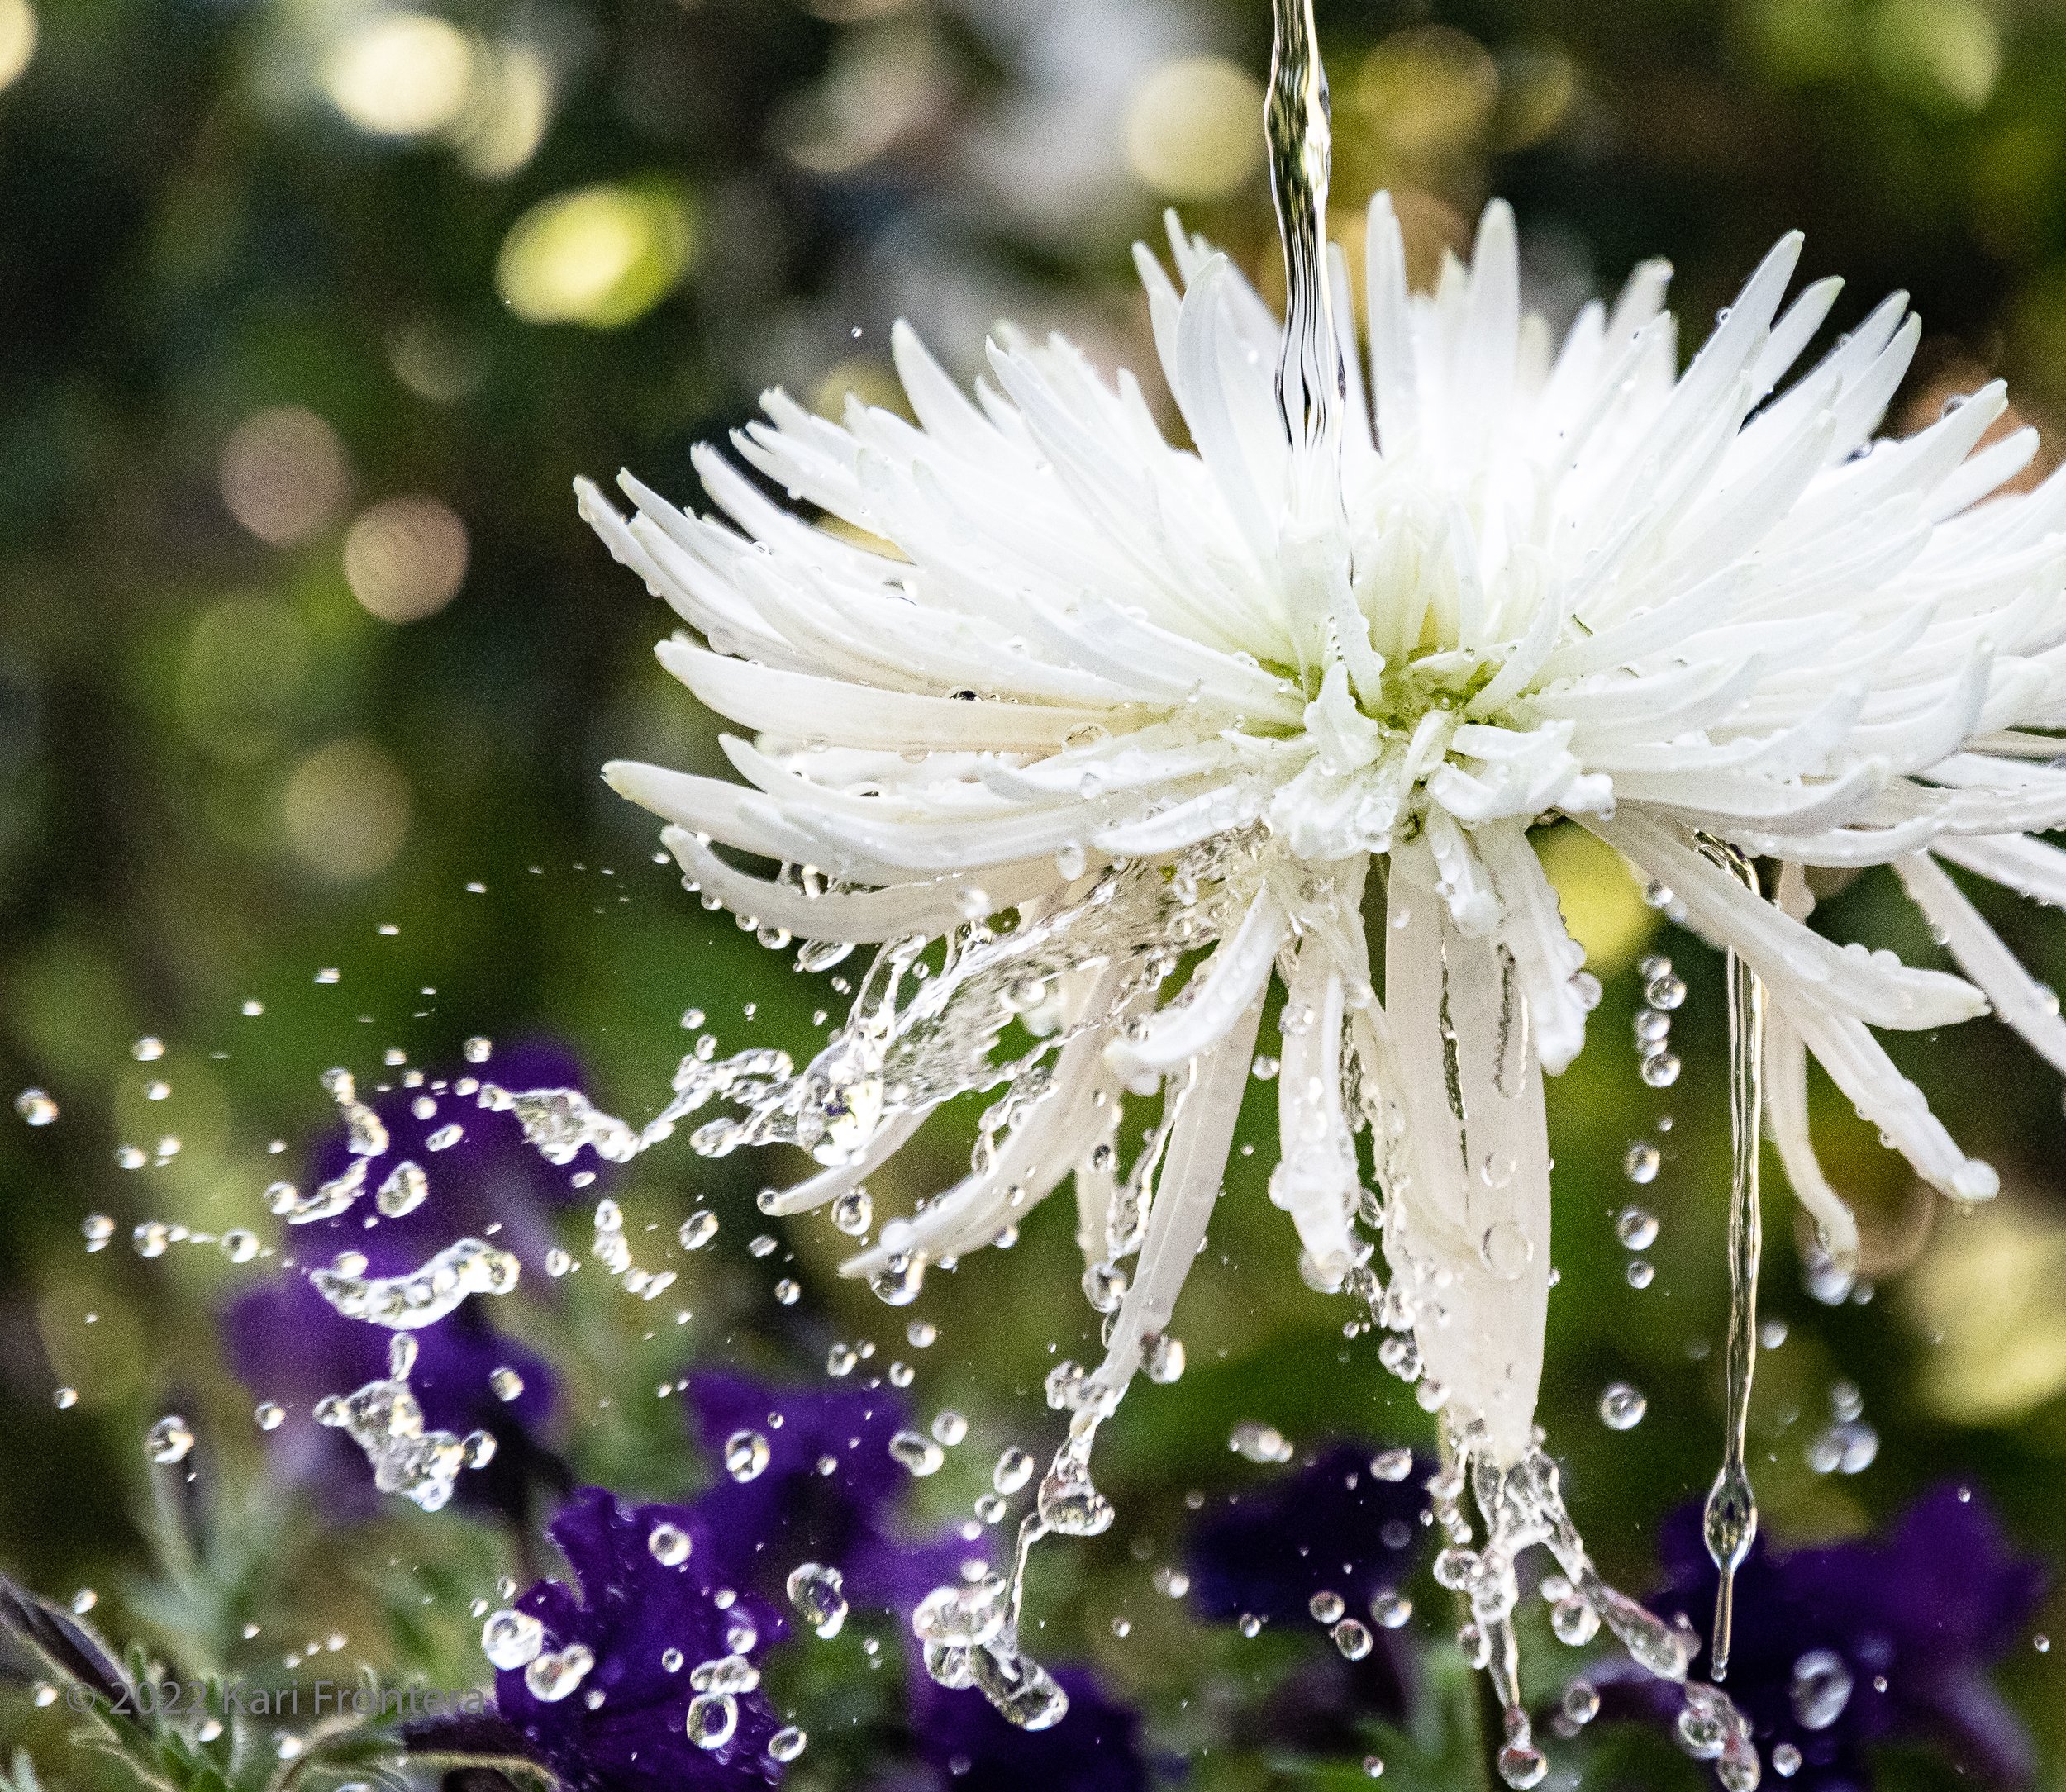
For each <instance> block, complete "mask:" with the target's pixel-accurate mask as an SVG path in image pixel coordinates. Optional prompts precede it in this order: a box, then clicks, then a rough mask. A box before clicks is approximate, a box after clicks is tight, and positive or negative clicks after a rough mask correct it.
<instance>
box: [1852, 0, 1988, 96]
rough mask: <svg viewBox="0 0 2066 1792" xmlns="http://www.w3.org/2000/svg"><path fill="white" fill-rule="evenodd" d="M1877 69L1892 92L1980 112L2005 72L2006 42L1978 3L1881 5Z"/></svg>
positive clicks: (1896, 0) (1875, 36)
mask: <svg viewBox="0 0 2066 1792" xmlns="http://www.w3.org/2000/svg"><path fill="white" fill-rule="evenodd" d="M1871 33H1872V54H1873V62H1874V64H1876V65H1877V66H1878V69H1879V72H1880V74H1882V76H1883V77H1884V78H1885V79H1886V81H1887V84H1888V85H1889V86H1891V87H1895V88H1901V89H1902V90H1904V91H1906V92H1907V93H1911V94H1912V95H1913V96H1914V97H1916V98H1918V99H1921V100H1925V101H1931V100H1934V101H1936V102H1940V103H1941V102H1945V101H1948V102H1950V104H1951V105H1953V106H1954V107H1960V108H1962V109H1964V111H1967V112H1978V110H1979V109H1980V108H1981V107H1983V106H1984V105H1986V104H1987V99H1988V97H1989V96H1990V95H1991V94H1992V93H1993V92H1994V83H1995V82H1996V81H1997V79H1998V78H2000V75H2001V73H2002V40H2001V36H2000V33H1999V32H1998V31H1997V30H1996V29H1995V24H1994V18H1993V16H1992V14H1991V13H1990V12H1988V11H1987V8H1986V7H1983V6H1982V5H1980V4H1979V3H1978V0H1880V4H1879V5H1878V7H1875V8H1874V9H1873V15H1872V21H1871Z"/></svg>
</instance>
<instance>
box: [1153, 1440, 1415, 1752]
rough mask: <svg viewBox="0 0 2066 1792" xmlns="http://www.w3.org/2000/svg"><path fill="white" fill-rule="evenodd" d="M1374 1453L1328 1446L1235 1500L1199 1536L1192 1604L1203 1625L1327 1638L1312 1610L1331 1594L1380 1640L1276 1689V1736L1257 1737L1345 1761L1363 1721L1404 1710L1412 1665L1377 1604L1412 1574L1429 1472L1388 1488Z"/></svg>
mask: <svg viewBox="0 0 2066 1792" xmlns="http://www.w3.org/2000/svg"><path fill="white" fill-rule="evenodd" d="M1375 1454H1376V1447H1375V1446H1374V1445H1371V1444H1368V1443H1355V1442H1353V1441H1350V1442H1342V1443H1333V1444H1330V1445H1328V1446H1327V1447H1325V1448H1324V1449H1322V1450H1321V1452H1320V1454H1319V1455H1318V1456H1317V1457H1316V1458H1315V1459H1314V1460H1313V1461H1312V1462H1310V1463H1308V1464H1307V1466H1305V1467H1303V1468H1301V1469H1300V1470H1298V1471H1297V1472H1296V1473H1295V1474H1292V1475H1287V1476H1280V1477H1278V1478H1277V1479H1275V1480H1273V1481H1267V1482H1264V1483H1263V1484H1261V1485H1258V1486H1255V1487H1252V1488H1249V1489H1246V1490H1244V1491H1242V1492H1240V1493H1239V1494H1235V1495H1229V1496H1228V1503H1227V1504H1226V1507H1225V1508H1224V1509H1221V1510H1218V1511H1216V1512H1214V1513H1212V1514H1211V1515H1210V1516H1209V1517H1207V1518H1204V1519H1200V1520H1199V1522H1198V1523H1197V1525H1196V1526H1195V1527H1194V1528H1193V1529H1192V1533H1191V1540H1190V1546H1189V1548H1188V1552H1187V1556H1188V1566H1189V1569H1190V1573H1191V1599H1192V1604H1193V1607H1194V1609H1196V1610H1197V1614H1198V1615H1199V1616H1200V1617H1202V1618H1205V1619H1212V1620H1216V1621H1218V1622H1221V1623H1231V1622H1233V1621H1235V1619H1240V1618H1242V1617H1244V1616H1250V1615H1252V1616H1254V1617H1256V1618H1261V1619H1268V1620H1269V1622H1271V1623H1278V1624H1283V1625H1288V1626H1304V1627H1306V1628H1308V1629H1310V1630H1311V1632H1312V1633H1313V1634H1314V1636H1315V1638H1321V1637H1324V1636H1325V1635H1326V1631H1325V1630H1324V1629H1323V1628H1322V1627H1321V1624H1320V1623H1318V1622H1317V1621H1316V1619H1315V1618H1314V1616H1313V1613H1312V1607H1311V1601H1312V1599H1313V1597H1314V1595H1316V1594H1320V1593H1333V1594H1335V1595H1339V1596H1340V1599H1341V1601H1342V1604H1343V1606H1344V1609H1345V1613H1346V1614H1347V1615H1348V1616H1349V1617H1350V1618H1353V1619H1356V1620H1357V1621H1358V1622H1359V1623H1363V1624H1364V1625H1365V1626H1366V1628H1368V1629H1369V1631H1370V1633H1371V1637H1372V1639H1373V1645H1374V1646H1373V1647H1372V1649H1371V1651H1370V1652H1369V1654H1368V1655H1366V1656H1365V1657H1364V1658H1363V1659H1362V1660H1361V1661H1349V1660H1347V1659H1346V1658H1345V1657H1342V1656H1340V1654H1338V1653H1336V1652H1334V1651H1333V1650H1328V1651H1327V1652H1325V1653H1324V1654H1319V1655H1316V1656H1315V1657H1314V1658H1313V1660H1312V1661H1310V1662H1308V1663H1306V1664H1304V1665H1302V1666H1300V1667H1299V1668H1297V1669H1296V1670H1294V1671H1292V1674H1291V1675H1290V1676H1288V1677H1287V1679H1286V1680H1284V1681H1283V1683H1282V1684H1281V1685H1278V1686H1277V1687H1275V1688H1274V1689H1273V1690H1272V1693H1271V1695H1270V1700H1269V1708H1268V1709H1267V1710H1266V1711H1265V1712H1264V1713H1263V1714H1261V1716H1260V1718H1259V1720H1258V1722H1259V1726H1260V1729H1261V1730H1262V1731H1265V1732H1267V1737H1266V1738H1264V1737H1259V1738H1258V1739H1267V1740H1268V1741H1270V1742H1275V1743H1277V1744H1278V1745H1280V1746H1290V1747H1297V1748H1300V1749H1304V1750H1309V1751H1311V1752H1315V1753H1335V1752H1341V1751H1343V1750H1345V1749H1348V1748H1350V1747H1353V1746H1354V1745H1355V1742H1356V1734H1357V1732H1356V1726H1357V1723H1358V1722H1359V1719H1361V1718H1364V1717H1367V1716H1369V1715H1371V1714H1380V1715H1383V1716H1388V1717H1396V1716H1398V1715H1400V1714H1402V1713H1403V1712H1404V1710H1405V1709H1406V1705H1407V1695H1408V1691H1409V1689H1410V1687H1411V1666H1412V1664H1411V1658H1410V1657H1408V1655H1407V1652H1405V1651H1404V1650H1403V1649H1402V1648H1401V1647H1399V1646H1398V1642H1397V1632H1396V1631H1395V1630H1392V1629H1388V1628H1385V1627H1384V1625H1383V1623H1380V1622H1378V1620H1377V1619H1376V1617H1375V1615H1374V1614H1373V1611H1372V1606H1371V1601H1372V1599H1373V1597H1375V1596H1376V1595H1378V1594H1386V1593H1390V1592H1392V1591H1393V1590H1395V1589H1396V1588H1397V1586H1398V1585H1399V1584H1400V1583H1401V1582H1402V1581H1403V1580H1407V1578H1408V1577H1409V1576H1411V1574H1412V1572H1413V1569H1414V1565H1415V1558H1416V1556H1417V1555H1418V1553H1419V1549H1420V1542H1421V1538H1422V1537H1423V1536H1424V1535H1425V1534H1426V1526H1425V1524H1424V1523H1423V1514H1425V1513H1426V1511H1427V1509H1428V1500H1427V1495H1426V1493H1425V1491H1424V1490H1422V1486H1421V1483H1422V1482H1423V1481H1425V1480H1426V1476H1427V1474H1428V1472H1429V1470H1428V1467H1427V1466H1426V1464H1424V1463H1422V1462H1419V1461H1418V1460H1417V1459H1416V1462H1415V1463H1414V1465H1413V1467H1412V1470H1411V1472H1410V1473H1408V1474H1407V1476H1405V1478H1403V1479H1402V1480H1399V1481H1387V1480H1384V1479H1383V1478H1382V1477H1381V1476H1378V1475H1376V1474H1373V1472H1372V1471H1371V1466H1370V1464H1371V1460H1372V1458H1373V1456H1374V1455H1375Z"/></svg>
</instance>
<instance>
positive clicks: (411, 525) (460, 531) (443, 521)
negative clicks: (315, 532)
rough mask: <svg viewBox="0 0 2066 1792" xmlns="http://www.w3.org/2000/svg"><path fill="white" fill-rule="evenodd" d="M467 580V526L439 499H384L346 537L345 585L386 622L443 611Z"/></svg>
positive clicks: (363, 516)
mask: <svg viewBox="0 0 2066 1792" xmlns="http://www.w3.org/2000/svg"><path fill="white" fill-rule="evenodd" d="M465 579H466V525H465V524H464V523H463V522H461V521H460V520H459V517H458V516H456V515H455V513H454V511H453V510H452V507H451V506H450V505H448V504H441V503H440V502H439V501H437V499H436V498H434V497H392V498H383V499H382V500H381V501H380V502H379V503H378V504H375V505H374V506H372V507H371V508H370V509H369V510H366V511H363V512H361V513H360V515H359V518H358V520H356V521H355V522H354V523H353V524H352V525H351V527H350V529H349V530H347V531H346V532H345V583H346V584H347V585H349V586H350V587H351V594H352V596H353V597H356V598H357V599H358V600H359V602H360V603H362V604H364V606H366V608H367V609H369V610H370V611H372V612H373V613H374V615H375V616H378V617H379V618H380V620H382V621H383V622H414V621H416V620H417V619H418V618H420V617H422V616H430V615H431V614H432V613H433V612H435V611H439V610H442V609H443V608H444V607H445V605H447V604H448V603H450V601H452V599H453V598H454V597H455V596H456V595H457V594H458V592H459V587H460V586H461V585H462V584H463V583H464V582H465Z"/></svg>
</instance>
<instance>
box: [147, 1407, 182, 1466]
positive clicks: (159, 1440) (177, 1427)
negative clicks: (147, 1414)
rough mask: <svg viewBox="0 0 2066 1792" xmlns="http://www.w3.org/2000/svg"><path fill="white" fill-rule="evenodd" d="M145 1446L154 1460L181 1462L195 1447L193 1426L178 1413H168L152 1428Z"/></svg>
mask: <svg viewBox="0 0 2066 1792" xmlns="http://www.w3.org/2000/svg"><path fill="white" fill-rule="evenodd" d="M144 1447H145V1449H146V1450H147V1451H148V1452H150V1459H151V1461H152V1462H184V1461H185V1460H186V1455H187V1452H188V1451H189V1450H191V1449H192V1448H193V1427H192V1426H191V1425H189V1424H188V1423H187V1422H186V1420H185V1419H182V1418H181V1417H180V1416H179V1414H177V1413H167V1414H165V1416H164V1418H163V1419H159V1421H158V1423H157V1424H155V1425H153V1426H152V1427H151V1428H150V1433H149V1435H148V1436H147V1437H146V1438H145V1440H144Z"/></svg>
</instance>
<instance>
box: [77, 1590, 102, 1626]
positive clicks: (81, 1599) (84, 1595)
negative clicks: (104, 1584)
mask: <svg viewBox="0 0 2066 1792" xmlns="http://www.w3.org/2000/svg"><path fill="white" fill-rule="evenodd" d="M100 1602H101V1596H100V1595H99V1594H98V1593H96V1592H95V1591H94V1590H93V1588H91V1587H90V1586H83V1587H81V1588H80V1589H79V1591H78V1592H76V1593H74V1595H72V1609H73V1610H74V1612H75V1613H77V1614H79V1616H80V1617H81V1618H83V1617H84V1616H85V1615H86V1614H88V1612H90V1611H91V1610H93V1608H94V1607H95V1606H96V1605H98V1604H100Z"/></svg>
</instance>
